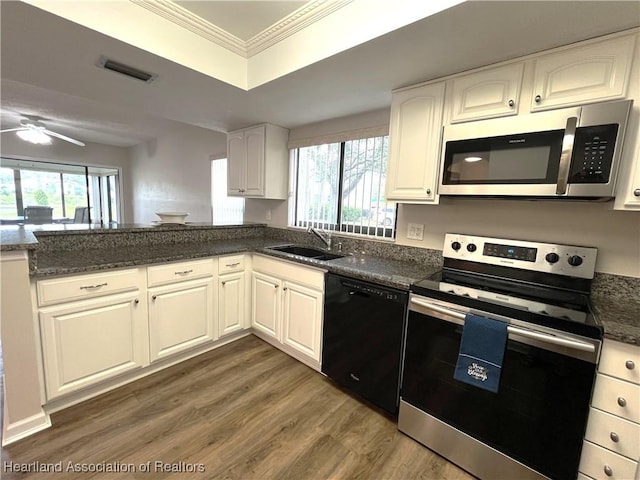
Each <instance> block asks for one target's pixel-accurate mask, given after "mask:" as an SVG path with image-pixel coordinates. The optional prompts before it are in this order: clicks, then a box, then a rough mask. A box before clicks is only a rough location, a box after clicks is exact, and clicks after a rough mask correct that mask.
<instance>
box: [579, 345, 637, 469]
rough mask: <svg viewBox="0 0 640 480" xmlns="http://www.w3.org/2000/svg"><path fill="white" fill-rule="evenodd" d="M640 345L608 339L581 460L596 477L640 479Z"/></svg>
mask: <svg viewBox="0 0 640 480" xmlns="http://www.w3.org/2000/svg"><path fill="white" fill-rule="evenodd" d="M639 358H640V347H637V346H635V345H629V344H625V343H620V342H615V341H612V340H608V339H605V341H604V342H603V345H602V352H601V355H600V363H599V364H598V374H597V375H596V384H595V387H594V391H593V396H592V398H591V410H590V413H589V421H588V424H587V431H586V433H585V441H584V444H583V447H582V457H581V459H580V472H581V473H583V474H584V475H586V476H587V477H589V478H593V479H596V480H599V479H602V480H615V479H619V480H633V479H636V480H638V479H639V478H640V471H639V470H638V459H639V458H640V374H639V373H638V369H640V361H639V360H638V359H639Z"/></svg>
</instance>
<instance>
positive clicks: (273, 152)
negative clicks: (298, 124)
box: [227, 124, 289, 200]
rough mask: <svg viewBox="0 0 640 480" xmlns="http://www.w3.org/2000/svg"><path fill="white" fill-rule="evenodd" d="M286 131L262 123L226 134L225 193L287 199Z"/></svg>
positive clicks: (287, 133) (237, 195) (287, 137)
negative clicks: (226, 164)
mask: <svg viewBox="0 0 640 480" xmlns="http://www.w3.org/2000/svg"><path fill="white" fill-rule="evenodd" d="M288 139H289V131H288V130H287V129H285V128H281V127H277V126H275V125H269V124H263V125H257V126H255V127H250V128H245V129H242V130H238V131H235V132H230V133H229V134H228V135H227V156H228V166H227V193H228V195H230V196H236V197H255V198H271V199H281V200H282V199H285V198H287V184H288V165H289V150H288V148H287V141H288Z"/></svg>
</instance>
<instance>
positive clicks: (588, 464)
mask: <svg viewBox="0 0 640 480" xmlns="http://www.w3.org/2000/svg"><path fill="white" fill-rule="evenodd" d="M637 466H638V462H634V461H633V460H629V459H628V458H625V457H623V456H622V455H618V454H617V453H613V452H610V451H609V450H607V449H605V448H602V447H599V446H597V445H594V444H593V443H591V442H584V444H583V446H582V458H581V459H580V471H581V472H582V473H584V474H585V475H588V476H589V477H591V478H594V479H595V480H631V479H633V478H634V476H635V473H636V468H637Z"/></svg>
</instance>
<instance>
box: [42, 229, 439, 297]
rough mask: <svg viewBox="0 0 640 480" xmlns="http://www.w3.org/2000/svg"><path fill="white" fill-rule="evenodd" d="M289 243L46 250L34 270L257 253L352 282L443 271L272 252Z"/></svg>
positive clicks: (61, 271) (391, 281)
mask: <svg viewBox="0 0 640 480" xmlns="http://www.w3.org/2000/svg"><path fill="white" fill-rule="evenodd" d="M287 243H288V242H283V241H278V240H270V239H262V238H246V239H233V240H219V241H215V242H209V243H201V242H198V243H180V244H166V245H153V246H152V247H150V246H148V245H146V246H130V247H126V248H114V249H78V250H58V251H45V252H40V253H38V262H37V270H36V271H35V272H33V275H34V277H36V278H42V277H47V276H53V275H66V274H77V273H86V272H94V271H100V270H106V269H112V268H123V267H131V266H137V265H151V264H154V263H165V262H173V261H180V260H189V259H194V258H202V257H212V256H218V255H229V254H234V253H241V252H255V253H261V254H265V255H269V256H273V257H279V258H282V259H285V260H290V261H294V262H297V263H301V264H304V265H309V266H313V267H318V268H321V269H324V270H326V271H329V272H332V273H336V274H341V275H346V276H349V277H352V278H358V279H361V280H368V281H372V282H375V283H379V284H384V285H387V286H391V287H396V288H402V289H408V288H409V285H410V284H411V283H413V282H415V281H417V280H420V279H422V278H425V277H427V276H429V275H431V274H432V273H433V272H434V271H435V270H437V269H438V268H439V266H436V265H431V266H428V265H421V264H417V263H415V262H405V261H399V260H392V259H386V258H380V257H372V256H368V255H359V254H350V255H346V256H345V257H343V258H338V259H335V260H330V261H321V260H314V259H312V258H306V257H301V256H299V255H292V254H289V253H284V252H278V251H275V250H271V249H269V248H267V247H269V246H277V245H285V244H287Z"/></svg>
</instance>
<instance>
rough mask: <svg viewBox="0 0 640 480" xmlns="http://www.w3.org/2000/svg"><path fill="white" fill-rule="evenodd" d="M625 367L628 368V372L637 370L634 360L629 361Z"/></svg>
mask: <svg viewBox="0 0 640 480" xmlns="http://www.w3.org/2000/svg"><path fill="white" fill-rule="evenodd" d="M624 366H625V367H627V370H633V369H634V368H636V364H635V363H633V360H627V361H626V362H625V364H624Z"/></svg>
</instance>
